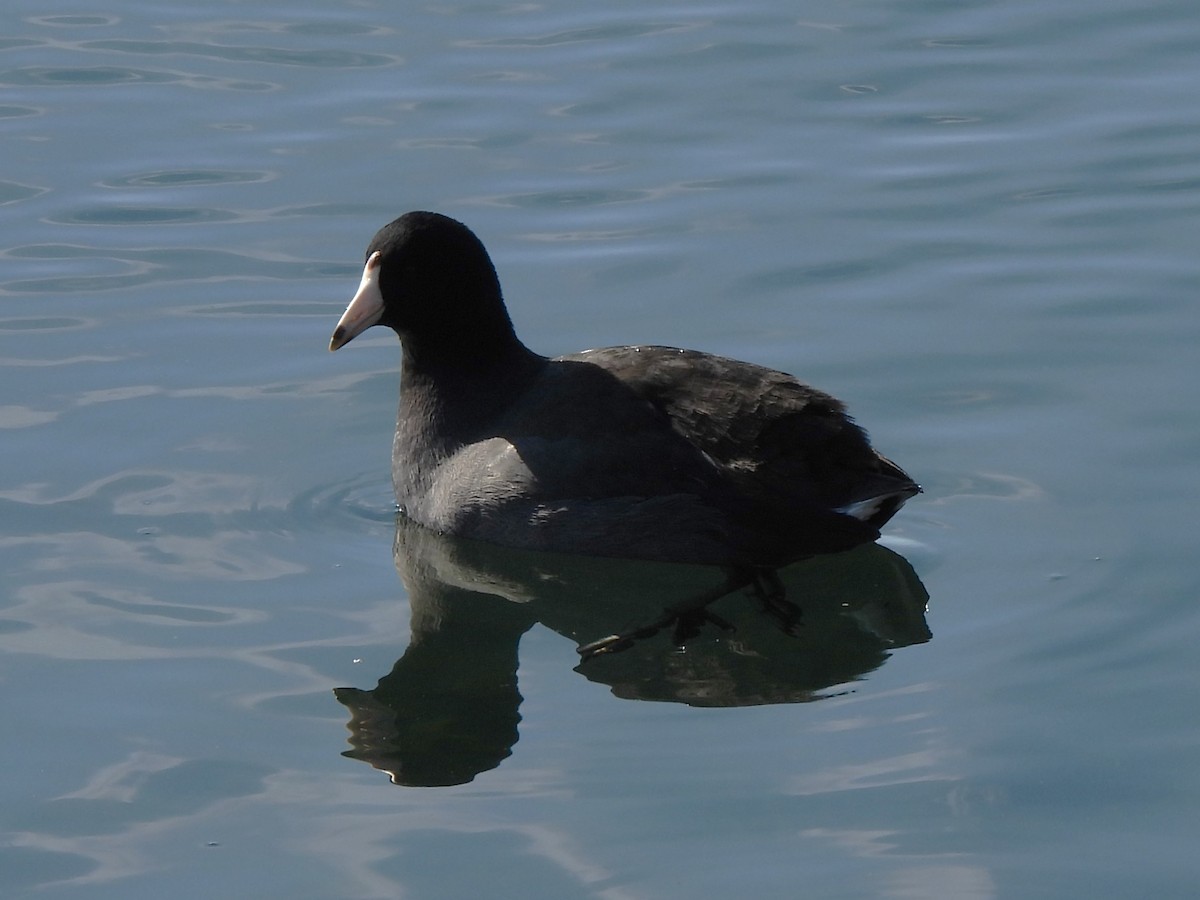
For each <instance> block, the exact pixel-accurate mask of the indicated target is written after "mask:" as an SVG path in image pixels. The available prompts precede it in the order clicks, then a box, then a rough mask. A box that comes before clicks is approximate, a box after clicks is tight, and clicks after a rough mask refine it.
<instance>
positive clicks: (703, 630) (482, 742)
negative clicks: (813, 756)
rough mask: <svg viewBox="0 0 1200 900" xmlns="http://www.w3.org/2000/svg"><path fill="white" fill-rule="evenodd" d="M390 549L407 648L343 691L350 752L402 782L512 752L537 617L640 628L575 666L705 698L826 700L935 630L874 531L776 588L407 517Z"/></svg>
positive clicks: (588, 633) (601, 676)
mask: <svg viewBox="0 0 1200 900" xmlns="http://www.w3.org/2000/svg"><path fill="white" fill-rule="evenodd" d="M394 549H395V561H396V568H397V570H398V572H399V573H400V576H401V578H402V579H403V581H404V584H405V586H406V588H407V589H408V595H409V601H410V604H411V607H412V637H411V640H410V643H409V646H408V648H407V649H406V650H405V652H404V655H403V656H402V657H401V658H400V659H399V660H398V661H397V662H396V665H395V666H394V668H393V669H392V671H391V672H390V673H389V674H387V675H385V676H384V677H383V678H381V679H380V681H379V684H378V686H377V687H376V688H375V689H374V690H371V691H364V690H359V689H356V688H339V689H338V690H337V691H336V692H335V693H336V696H337V699H338V700H339V701H340V702H341V703H342V704H344V705H345V706H346V707H348V708H349V709H350V710H351V714H352V715H351V720H350V725H349V727H350V730H351V732H352V737H351V739H350V743H351V745H352V746H353V749H352V750H349V751H347V752H346V755H347V756H350V757H352V758H355V759H361V760H363V761H365V762H368V763H370V764H371V765H372V766H374V767H376V768H378V769H381V770H383V771H385V772H388V773H389V774H390V775H391V778H392V780H393V781H394V782H395V783H397V784H405V785H448V784H463V783H466V782H468V781H470V780H472V779H473V778H474V777H475V776H476V775H477V774H479V773H480V772H483V771H486V770H488V769H492V768H495V767H496V766H497V765H499V764H500V762H501V761H502V760H503V759H504V758H506V757H507V756H509V755H510V754H511V753H512V747H513V745H514V744H515V743H516V741H517V738H518V733H517V723H518V722H519V721H520V714H519V712H518V709H519V706H520V703H521V695H520V693H519V691H518V689H517V666H518V645H519V642H520V638H521V635H523V634H524V633H525V632H526V631H527V630H529V629H530V628H531V627H532V626H533V625H535V624H539V623H540V624H542V625H545V626H546V627H548V628H550V629H552V630H553V631H556V632H558V633H559V634H562V635H564V636H566V637H568V638H570V639H571V640H574V641H575V642H577V643H585V644H586V643H587V642H590V641H593V640H595V639H596V638H597V637H599V636H603V635H608V634H614V633H616V634H623V635H631V638H630V640H628V641H627V642H626V643H624V644H623V645H622V647H621V652H614V653H605V654H602V655H597V656H594V657H591V658H585V659H584V660H583V661H582V662H581V663H580V664H579V666H578V667H576V671H577V672H579V673H580V674H582V675H584V676H585V677H586V678H588V679H589V680H591V681H594V682H597V683H602V684H607V685H610V686H611V688H612V691H613V693H614V694H615V695H617V696H619V697H624V698H628V699H636V700H659V701H670V702H677V703H686V704H688V705H690V706H702V707H722V706H751V705H761V704H772V703H799V702H805V701H809V700H819V699H822V698H823V697H826V696H830V694H829V693H827V692H828V691H829V689H830V688H834V687H836V686H837V685H841V684H846V683H847V682H851V681H853V680H855V679H857V678H860V677H861V676H863V675H865V674H866V673H868V672H871V671H872V670H874V669H876V668H877V667H878V666H880V665H881V664H882V663H883V662H884V660H886V659H887V656H888V653H889V651H890V650H892V649H894V648H898V647H904V646H907V645H910V644H917V643H922V642H924V641H927V640H929V639H930V632H929V629H928V627H927V625H926V623H925V615H924V613H925V605H926V602H927V600H928V595H927V594H926V592H925V589H924V588H923V587H922V585H921V583H920V581H919V580H918V579H917V576H916V574H915V573H914V572H913V570H912V567H911V566H909V564H908V562H907V561H906V560H905V559H904V558H903V557H901V556H899V555H898V554H896V553H894V552H892V551H891V550H888V549H886V548H884V547H880V546H878V545H877V544H865V545H863V546H860V547H858V548H856V549H854V550H851V551H848V552H845V553H838V554H829V555H823V556H816V557H813V558H811V559H809V560H806V561H803V562H800V563H797V564H795V565H792V566H789V567H787V568H785V569H783V570H781V571H780V572H778V573H777V574H778V586H777V587H776V588H775V589H774V590H771V589H770V587H769V586H768V587H766V588H764V587H762V586H758V587H757V588H756V586H755V585H754V584H748V585H747V586H746V587H745V588H744V589H738V590H733V591H732V592H725V593H722V595H721V596H715V595H716V594H717V593H718V592H720V591H721V589H722V588H723V587H725V586H727V584H728V577H729V576H728V575H727V574H726V573H725V572H723V571H722V570H721V569H717V568H711V567H704V566H690V565H679V564H674V563H651V562H636V561H635V562H629V561H621V560H611V559H597V558H592V557H580V556H569V555H563V554H550V553H537V552H532V551H519V550H511V549H506V548H503V547H497V546H494V545H490V544H485V543H482V542H478V541H466V540H461V539H454V538H448V537H445V536H442V535H438V534H436V533H434V532H431V531H428V530H427V529H424V528H421V527H419V526H417V525H414V524H413V523H411V522H410V521H408V520H407V519H405V518H404V517H402V516H401V517H398V519H397V528H396V542H395V548H394ZM780 591H781V592H782V593H780ZM705 601H708V602H707V603H706V602H705ZM664 612H665V613H666V615H664ZM680 613H683V615H682V616H681V615H679V614H680ZM667 620H670V622H671V627H666V624H665V623H666V622H667ZM680 621H682V623H683V624H682V627H680V625H679V623H680ZM659 623H662V624H663V627H650V626H654V625H656V624H659ZM681 637H682V638H686V641H685V643H684V645H683V648H682V651H681V650H680V648H679V646H678V643H677V641H678V639H680V638H681ZM835 693H836V692H835Z"/></svg>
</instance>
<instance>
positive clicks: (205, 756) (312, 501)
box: [0, 0, 1200, 900]
mask: <svg viewBox="0 0 1200 900" xmlns="http://www.w3.org/2000/svg"><path fill="white" fill-rule="evenodd" d="M8 9H9V12H8V15H7V21H8V23H9V24H8V27H7V28H6V30H5V36H4V38H2V39H0V89H2V90H0V119H2V120H3V121H2V127H0V143H2V146H3V158H4V160H5V165H4V169H3V171H2V172H0V222H2V223H3V235H4V237H3V238H0V254H2V257H3V269H2V272H3V275H2V276H0V278H2V280H0V373H2V376H0V431H2V437H3V442H2V443H0V461H2V465H0V564H2V565H3V568H4V571H5V574H6V577H5V580H4V586H3V588H2V589H0V683H2V684H3V688H4V690H3V700H2V701H0V716H2V718H3V722H4V725H5V734H6V735H7V739H6V740H5V741H4V742H3V745H2V748H0V772H2V773H3V774H2V775H0V895H2V896H4V897H14V898H16V897H39V898H50V900H57V898H76V897H80V898H82V897H87V898H89V900H91V898H110V897H111V898H122V900H128V898H151V897H154V898H157V897H163V896H170V897H174V898H178V900H183V898H192V897H195V898H201V897H204V898H208V897H215V896H228V897H250V898H269V897H280V898H282V897H287V898H364V900H366V898H372V900H373V898H393V897H398V896H404V897H412V898H461V897H491V898H507V897H512V898H571V897H581V898H583V897H589V898H592V897H594V898H606V900H633V898H675V897H703V898H708V897H711V898H725V897H761V898H791V897H799V896H803V897H819V898H843V897H844V898H860V897H905V898H912V897H931V898H932V897H937V898H944V897H955V898H1009V897H1012V898H1018V897H1019V898H1039V897H1055V898H1057V897H1097V898H1126V897H1140V896H1145V897H1158V898H1167V897H1191V896H1194V892H1195V886H1196V884H1197V883H1200V857H1198V856H1197V854H1196V852H1195V850H1194V846H1195V843H1196V840H1197V826H1196V809H1197V803H1198V801H1200V777H1198V769H1200V767H1198V765H1197V761H1196V752H1195V748H1196V746H1197V743H1198V742H1200V725H1198V720H1197V717H1196V715H1195V710H1196V708H1197V702H1196V700H1197V694H1198V693H1200V690H1198V688H1197V684H1198V683H1200V681H1198V679H1197V674H1198V673H1197V653H1196V641H1197V637H1198V636H1200V629H1198V625H1200V615H1198V613H1197V607H1196V602H1195V601H1196V598H1197V594H1198V589H1200V572H1198V568H1197V564H1196V553H1195V550H1194V548H1193V546H1192V545H1193V543H1194V540H1193V535H1192V531H1193V529H1192V528H1191V527H1190V526H1191V524H1192V519H1193V516H1192V507H1193V506H1194V498H1195V497H1196V496H1197V494H1198V491H1200V475H1198V474H1197V471H1198V470H1197V467H1196V465H1195V453H1196V447H1197V443H1198V439H1200V411H1198V406H1197V404H1196V402H1195V399H1194V398H1195V388H1194V382H1195V376H1194V373H1195V372H1196V371H1197V369H1198V368H1200V365H1198V364H1200V351H1198V349H1197V348H1198V347H1200V333H1198V332H1200V327H1198V326H1200V317H1198V315H1197V313H1196V298H1197V295H1198V292H1200V254H1197V252H1196V226H1195V222H1196V219H1197V217H1198V214H1200V155H1197V153H1196V147H1195V138H1196V134H1197V118H1198V115H1200V105H1198V102H1197V97H1196V84H1197V83H1198V79H1200V62H1198V60H1200V56H1198V55H1197V53H1196V47H1197V45H1198V44H1200V11H1198V10H1197V9H1196V8H1195V7H1194V6H1193V5H1192V4H1188V3H1184V2H1180V0H1170V2H1168V0H1163V2H1151V3H1145V2H1138V3H1134V2H1131V0H1099V2H1097V3H1094V4H1078V3H1068V2H1066V0H1049V2H1042V3H1031V2H1016V3H1000V2H996V0H980V2H968V3H962V2H957V3H946V2H940V0H919V2H913V3H883V2H873V3H858V4H845V3H834V2H817V3H813V4H805V5H803V6H802V7H797V6H796V5H795V4H785V3H781V2H776V0H750V2H742V3H737V4H729V3H715V4H714V3H706V4H692V3H688V4H683V3H650V4H647V3H633V2H628V0H601V2H597V3H592V4H588V5H583V6H580V5H578V4H554V3H551V4H525V3H493V2H486V0H483V2H469V3H445V4H428V5H425V6H419V7H389V6H387V5H379V4H374V3H358V2H353V3H332V4H331V3H316V2H312V0H307V2H295V3H290V4H286V5H279V4H270V3H264V2H253V0H251V2H239V3H223V2H218V3H215V4H214V3H211V2H210V3H205V4H203V5H200V4H186V3H182V4H171V5H170V6H169V7H164V6H163V5H161V4H125V5H123V6H122V7H120V8H119V9H117V8H115V7H112V6H111V5H108V6H103V7H101V6H100V5H98V4H94V3H88V2H86V0H85V2H83V3H77V4H75V5H74V6H70V7H61V8H60V7H53V6H51V7H47V6H46V5H45V4H35V3H31V2H28V0H15V2H13V3H10V4H9V7H8ZM414 208H429V209H436V210H439V211H441V212H445V213H447V214H450V215H453V216H455V217H456V218H460V219H462V220H464V221H466V222H467V223H468V224H469V225H470V226H471V227H472V228H473V229H474V230H475V231H476V232H477V233H478V234H479V235H480V237H481V238H482V239H483V240H484V242H485V243H486V244H487V246H488V247H489V249H490V251H491V252H492V255H493V257H494V260H495V262H496V265H497V268H498V270H499V273H500V277H501V279H502V281H503V283H504V285H505V288H506V295H507V297H508V301H509V305H510V309H511V313H512V316H513V319H514V321H515V323H516V326H517V328H518V331H519V333H520V334H521V335H522V337H523V339H524V340H525V341H526V343H528V344H529V345H530V346H531V347H532V348H534V349H536V350H538V351H540V352H545V353H548V354H554V353H563V352H570V351H574V350H578V349H583V348H584V347H590V346H605V345H610V344H621V343H664V344H671V345H678V346H688V347H695V348H698V349H702V350H707V351H711V352H716V353H720V354H724V355H727V356H733V357H738V358H743V359H749V360H753V361H754V362H758V363H761V364H764V365H768V366H772V367H775V368H779V369H783V370H785V371H789V372H793V373H795V374H796V375H798V376H800V377H801V378H803V379H805V380H808V381H811V382H813V383H814V384H817V385H819V386H820V387H822V388H824V389H826V390H829V391H831V392H833V393H835V394H837V395H838V396H839V397H841V398H843V399H844V400H845V401H846V402H847V403H848V404H849V406H850V408H851V410H852V411H853V413H854V414H855V415H856V417H857V418H858V419H859V421H860V422H861V423H862V424H864V425H865V426H866V427H868V428H869V429H870V431H871V433H872V436H873V438H874V440H875V442H876V443H877V445H878V446H879V447H880V448H881V449H882V450H883V451H884V452H885V453H887V454H888V455H889V456H891V457H893V458H895V459H896V460H897V461H898V462H900V463H901V464H902V465H903V466H904V467H905V468H906V469H908V470H910V471H911V472H912V473H913V475H914V476H915V477H916V478H917V479H918V480H920V481H921V482H922V484H923V485H924V487H925V490H926V493H925V494H924V495H922V496H921V497H919V498H917V499H915V500H913V501H912V502H911V503H910V504H909V505H908V507H906V508H905V509H904V510H903V511H902V512H901V514H900V515H899V516H898V517H897V518H896V519H895V520H894V521H893V522H892V524H891V525H889V526H888V529H887V534H886V537H885V540H884V545H885V546H884V548H882V549H874V548H867V549H866V550H864V551H863V552H862V553H860V554H858V555H851V556H849V557H848V558H839V559H831V560H818V561H814V562H813V563H811V564H802V565H801V566H798V567H794V568H793V569H792V570H789V571H788V572H786V573H784V579H785V582H786V584H787V586H788V589H789V596H791V597H797V598H803V599H802V600H801V602H800V603H799V605H800V607H801V608H802V610H803V617H802V619H801V620H800V622H799V623H798V626H797V627H796V628H794V629H792V633H791V634H788V633H785V631H784V630H783V629H782V628H781V627H780V623H778V622H775V621H773V620H772V619H771V618H770V617H769V616H766V617H764V614H763V613H762V611H761V610H760V609H759V608H758V607H757V606H756V604H755V602H754V601H753V599H752V598H750V597H748V596H744V595H741V594H739V595H736V596H734V597H730V598H727V599H725V600H723V601H721V603H722V605H721V607H720V609H719V610H718V612H720V613H721V615H722V616H723V617H724V618H725V619H727V620H729V621H730V622H731V624H732V625H734V626H735V627H734V628H733V629H732V630H723V629H721V628H720V627H718V626H717V625H716V624H714V623H708V624H706V625H703V626H702V627H701V630H700V633H699V635H698V636H697V637H695V638H694V639H693V640H691V641H689V642H688V643H687V644H686V646H685V649H684V650H683V651H678V650H676V649H674V648H673V647H672V642H671V635H670V634H668V633H663V634H660V635H658V636H656V637H655V638H653V639H650V640H649V641H647V642H644V643H642V644H640V645H639V646H637V647H636V648H635V649H634V650H632V651H630V652H629V653H628V654H625V655H623V656H622V657H621V658H619V659H618V658H615V657H614V658H613V659H610V660H599V661H596V662H597V664H596V665H592V664H591V663H583V664H581V663H580V659H579V656H578V654H577V653H576V650H575V647H576V645H577V644H579V643H582V642H585V641H587V640H592V639H595V638H597V637H601V636H603V635H604V634H605V633H607V632H608V631H609V630H613V629H615V628H620V627H624V626H626V625H628V624H630V623H635V624H636V623H637V622H638V621H639V619H640V617H642V616H643V615H653V614H654V613H656V612H657V611H658V610H659V609H660V608H661V605H662V602H663V600H662V598H663V597H675V596H686V595H689V594H694V593H695V592H698V591H702V590H705V589H706V588H708V587H710V586H711V579H712V578H714V577H717V576H716V575H714V574H713V573H712V572H708V571H706V570H704V569H696V568H685V567H665V568H664V567H661V566H651V565H645V566H639V565H629V564H619V563H611V562H610V563H601V562H598V561H589V560H583V559H574V558H565V559H548V558H542V557H530V556H527V555H524V556H523V555H520V554H516V555H514V554H503V553H495V552H490V551H489V550H488V549H487V548H479V547H470V546H461V545H458V544H455V543H453V542H445V541H438V540H436V539H435V537H434V536H428V535H420V534H417V535H414V534H412V533H411V532H410V531H406V530H405V528H404V527H403V523H400V526H399V528H398V526H397V521H396V519H395V516H394V507H393V500H392V496H391V488H390V484H389V454H390V436H391V429H392V426H393V420H394V411H395V404H396V393H397V387H398V385H397V382H398V379H397V375H396V372H397V366H398V362H399V349H398V345H397V344H396V341H395V338H394V337H393V336H392V335H390V334H388V333H383V332H382V331H380V333H378V334H376V333H374V332H372V333H370V334H368V335H365V336H364V337H362V338H359V339H358V340H356V341H355V342H354V343H353V344H352V345H350V346H349V347H347V348H346V349H344V350H342V351H341V352H339V353H338V354H337V355H335V356H331V355H330V354H329V353H328V352H327V351H326V349H325V348H326V345H327V342H328V338H329V334H330V332H331V331H332V328H333V324H334V322H335V321H336V318H337V316H338V314H339V313H340V311H341V309H342V307H343V306H344V304H345V303H346V301H347V300H348V299H349V296H350V295H351V293H352V292H353V289H354V287H355V286H356V285H357V282H358V278H359V273H360V270H361V263H362V253H363V250H364V248H365V246H366V243H367V241H368V240H369V238H370V237H371V235H372V234H373V233H374V231H375V230H376V229H377V228H378V227H379V226H380V225H382V224H384V223H385V222H387V221H388V220H390V219H391V218H393V217H394V216H396V215H398V214H400V213H401V212H404V211H405V210H408V209H414ZM718 574H719V573H718ZM614 623H615V624H614ZM410 636H411V640H410ZM518 665H519V669H518ZM514 671H515V672H516V674H515V679H516V681H515V682H514ZM334 689H338V690H337V692H336V693H335V692H334ZM1189 698H1191V699H1189ZM348 729H349V730H348ZM518 736H519V739H518ZM394 782H395V783H394Z"/></svg>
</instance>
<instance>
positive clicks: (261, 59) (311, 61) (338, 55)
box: [79, 39, 400, 69]
mask: <svg viewBox="0 0 1200 900" xmlns="http://www.w3.org/2000/svg"><path fill="white" fill-rule="evenodd" d="M79 46H80V48H81V49H83V50H108V51H114V52H117V53H128V54H135V55H142V56H197V57H201V58H205V59H219V60H221V61H222V62H252V63H267V64H268V65H277V66H305V67H311V68H319V69H365V68H378V67H381V66H391V65H395V64H396V63H397V62H399V61H400V60H399V58H398V57H395V56H385V55H383V54H381V53H359V52H354V51H350V50H328V49H325V50H285V49H283V48H281V47H226V46H221V45H219V44H204V43H199V42H194V41H138V40H130V39H114V40H101V41H85V42H84V43H81V44H80V45H79Z"/></svg>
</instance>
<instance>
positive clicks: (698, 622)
mask: <svg viewBox="0 0 1200 900" xmlns="http://www.w3.org/2000/svg"><path fill="white" fill-rule="evenodd" d="M752 580H753V575H752V573H751V572H750V571H749V570H733V571H731V572H730V573H729V576H728V577H727V578H726V580H725V582H724V583H723V584H721V585H720V586H719V587H716V588H713V589H712V590H710V591H704V592H703V593H700V594H697V595H696V596H694V597H689V598H688V599H687V600H684V601H683V602H681V603H676V604H674V605H672V606H668V607H667V608H666V609H664V610H663V611H662V614H661V615H660V616H658V617H657V618H656V619H654V620H653V621H651V622H648V623H647V624H645V625H640V626H638V627H637V628H631V629H629V630H627V631H622V632H618V633H617V634H610V635H608V636H607V637H602V638H600V640H598V641H592V642H591V643H587V644H583V645H581V646H579V647H578V648H576V649H577V651H578V653H579V655H580V656H581V657H583V659H584V660H588V659H591V658H592V657H593V656H600V655H602V654H605V653H618V652H620V651H621V650H627V649H629V648H630V647H632V646H633V645H634V643H636V642H637V641H639V640H642V639H644V638H648V637H652V636H653V635H656V634H658V632H660V631H662V630H663V629H664V628H666V627H667V626H668V625H671V624H674V625H675V633H674V641H675V644H676V646H682V645H683V644H684V643H686V642H687V641H688V640H689V639H691V638H693V637H695V636H696V635H697V634H699V633H700V629H701V628H702V627H703V626H704V625H705V624H708V623H712V624H713V625H716V626H717V627H718V628H720V629H721V630H723V631H732V630H733V626H732V625H731V624H730V623H729V622H727V621H726V620H725V619H722V618H721V617H720V616H717V615H715V614H714V613H712V612H709V610H708V609H707V607H708V606H709V604H711V603H714V602H715V601H717V600H720V599H721V598H722V597H725V596H727V595H728V594H732V593H733V592H734V591H737V590H741V589H742V588H744V587H746V586H747V585H749V584H751V583H752Z"/></svg>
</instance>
